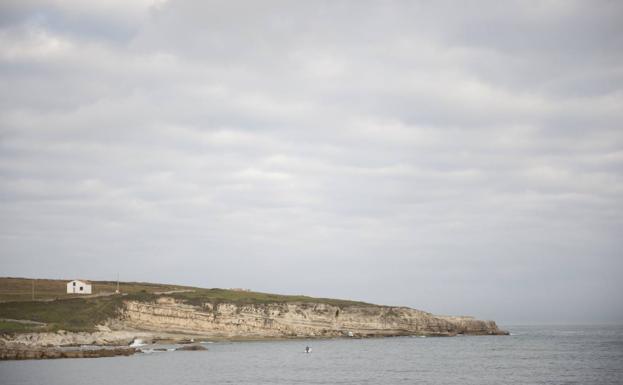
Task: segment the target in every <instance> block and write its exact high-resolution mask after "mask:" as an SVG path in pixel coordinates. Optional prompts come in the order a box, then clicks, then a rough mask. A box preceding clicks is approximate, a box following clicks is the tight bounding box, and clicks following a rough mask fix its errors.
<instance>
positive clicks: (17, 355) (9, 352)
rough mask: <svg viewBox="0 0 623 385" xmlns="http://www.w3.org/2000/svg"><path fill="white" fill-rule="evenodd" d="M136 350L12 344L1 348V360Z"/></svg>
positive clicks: (125, 353) (109, 354)
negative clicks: (70, 348)
mask: <svg viewBox="0 0 623 385" xmlns="http://www.w3.org/2000/svg"><path fill="white" fill-rule="evenodd" d="M136 352H137V350H136V349H134V348H129V347H116V348H112V349H105V348H100V349H88V350H87V349H73V350H64V349H59V348H44V347H32V346H10V347H5V348H2V349H0V360H33V359H49V358H97V357H115V356H130V355H132V354H134V353H136Z"/></svg>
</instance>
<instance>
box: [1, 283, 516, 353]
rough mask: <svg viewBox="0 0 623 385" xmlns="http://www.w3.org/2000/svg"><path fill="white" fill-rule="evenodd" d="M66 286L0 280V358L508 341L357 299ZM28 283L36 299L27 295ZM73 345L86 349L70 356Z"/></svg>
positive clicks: (489, 330)
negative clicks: (417, 340)
mask: <svg viewBox="0 0 623 385" xmlns="http://www.w3.org/2000/svg"><path fill="white" fill-rule="evenodd" d="M65 283H66V281H64V280H35V281H34V282H33V280H31V279H26V278H0V289H1V290H0V300H2V301H3V302H1V303H0V319H1V320H0V349H1V350H2V351H3V353H2V354H1V355H0V357H1V358H3V359H20V358H62V357H64V356H67V357H95V356H98V354H102V355H103V356H109V355H128V354H133V353H134V352H135V351H136V349H134V348H132V347H129V345H130V344H132V343H133V341H135V340H137V339H141V340H142V341H148V343H149V344H154V343H162V342H169V343H177V344H180V343H182V344H184V343H190V342H195V341H206V340H216V339H228V340H244V339H282V338H338V337H343V338H368V337H386V336H409V335H420V336H456V335H507V334H508V332H506V331H504V330H501V329H499V328H498V326H497V325H496V323H495V322H494V321H483V320H477V319H475V318H473V317H467V316H460V317H459V316H437V315H434V314H431V313H428V312H425V311H421V310H416V309H411V308H407V307H396V306H381V305H374V304H368V303H364V302H357V301H348V300H339V299H329V298H313V297H307V296H284V295H276V294H267V293H258V292H253V291H250V290H246V289H245V290H241V289H229V290H228V289H203V288H194V287H185V286H175V285H162V284H152V283H136V282H134V283H132V282H123V283H120V284H119V287H120V293H118V294H115V292H114V290H115V289H114V288H115V287H116V286H115V285H116V283H115V282H110V281H106V282H93V283H92V284H93V294H91V295H81V294H67V293H66V291H65ZM33 286H34V287H35V288H36V289H35V290H38V292H37V291H35V300H33V299H32V293H30V297H29V296H28V294H29V293H28V290H29V289H32V287H33ZM79 346H90V347H91V348H90V349H87V350H86V352H85V350H84V349H81V350H75V349H74V351H72V350H71V348H72V347H74V348H75V347H79ZM104 347H106V349H102V348H104ZM111 347H112V348H111ZM197 350H200V349H199V348H197ZM76 351H77V352H76ZM98 351H100V353H98Z"/></svg>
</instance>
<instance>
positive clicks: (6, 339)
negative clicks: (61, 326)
mask: <svg viewBox="0 0 623 385" xmlns="http://www.w3.org/2000/svg"><path fill="white" fill-rule="evenodd" d="M141 336H145V337H150V336H151V335H150V334H148V333H137V332H133V331H101V332H95V333H86V332H65V331H63V330H59V331H58V332H56V333H23V334H4V335H0V346H5V345H18V346H19V345H25V346H39V347H59V346H61V347H62V346H81V345H98V346H118V345H129V344H130V343H131V342H132V341H133V340H134V339H135V338H137V337H141Z"/></svg>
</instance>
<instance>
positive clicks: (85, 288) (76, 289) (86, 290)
mask: <svg viewBox="0 0 623 385" xmlns="http://www.w3.org/2000/svg"><path fill="white" fill-rule="evenodd" d="M74 283H75V286H74ZM80 288H82V290H80ZM67 293H69V294H91V285H89V284H87V283H84V282H82V281H70V282H68V283H67Z"/></svg>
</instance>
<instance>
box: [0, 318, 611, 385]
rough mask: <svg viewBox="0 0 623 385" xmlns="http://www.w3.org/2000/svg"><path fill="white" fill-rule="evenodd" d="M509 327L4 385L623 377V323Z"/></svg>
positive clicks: (230, 352) (56, 368)
mask: <svg viewBox="0 0 623 385" xmlns="http://www.w3.org/2000/svg"><path fill="white" fill-rule="evenodd" d="M507 329H508V330H510V331H511V333H512V334H513V335H511V336H507V337H503V336H501V337H490V336H482V337H475V336H474V337H452V338H418V337H399V338H380V339H365V340H356V339H339V340H321V341H319V340H310V341H307V340H297V341H275V342H236V343H225V342H218V343H211V344H206V345H205V346H207V347H208V349H209V351H207V352H163V353H151V354H137V355H135V356H133V357H114V358H96V359H62V360H42V361H5V362H0V383H1V384H15V385H18V384H29V385H54V384H59V385H61V384H62V385H67V384H90V385H100V384H101V385H104V384H106V385H108V384H138V385H141V384H146V385H147V384H149V385H159V384H163V385H164V384H166V385H171V384H623V326H547V327H537V326H515V327H512V326H511V327H507ZM306 345H310V346H311V347H312V348H313V352H312V353H311V354H305V353H304V352H303V350H304V348H305V346H306Z"/></svg>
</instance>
